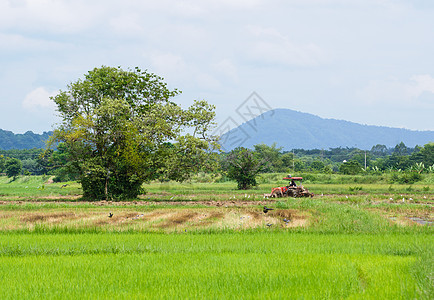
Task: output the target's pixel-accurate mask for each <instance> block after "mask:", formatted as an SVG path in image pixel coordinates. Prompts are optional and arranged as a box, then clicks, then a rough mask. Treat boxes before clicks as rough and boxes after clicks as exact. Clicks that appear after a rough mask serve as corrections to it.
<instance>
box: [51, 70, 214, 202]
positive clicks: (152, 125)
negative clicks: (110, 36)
mask: <svg viewBox="0 0 434 300" xmlns="http://www.w3.org/2000/svg"><path fill="white" fill-rule="evenodd" d="M179 93H180V92H179V91H178V90H176V89H175V90H169V89H168V87H167V84H166V83H165V82H164V81H163V79H162V78H161V77H159V76H157V75H155V74H152V73H149V72H147V71H142V70H140V69H139V68H135V69H134V70H122V69H121V68H119V67H118V68H113V67H105V66H103V67H100V68H95V69H93V70H92V71H89V72H88V74H86V75H85V77H84V79H79V80H77V81H76V82H73V83H71V84H70V85H68V89H67V90H66V91H60V93H59V94H58V95H57V96H55V97H53V100H54V102H55V103H56V104H57V109H58V111H59V113H60V116H61V117H62V120H63V121H62V123H61V124H60V125H59V127H58V128H57V129H56V130H55V133H54V135H53V136H54V138H53V141H59V142H63V143H64V145H65V146H66V147H67V152H68V162H69V168H71V169H73V170H74V172H76V173H77V174H78V176H79V180H80V182H81V184H82V187H83V192H84V197H87V198H92V199H95V200H98V199H111V198H114V199H124V198H134V197H136V196H137V195H138V194H139V193H141V192H142V190H141V186H142V184H143V183H144V182H146V181H149V180H153V179H159V178H160V179H161V178H166V179H173V180H184V179H186V178H188V176H189V175H190V174H191V173H193V172H197V171H198V170H200V169H201V168H203V166H204V165H205V164H206V163H207V162H208V157H209V155H212V150H214V148H215V147H217V144H216V142H215V139H214V137H212V136H210V135H209V131H210V129H212V126H213V125H214V121H213V120H214V116H215V112H214V107H213V106H211V105H209V104H208V103H207V102H206V101H195V102H194V104H193V105H192V106H191V107H189V108H187V109H182V108H181V107H180V106H179V105H178V104H176V103H174V102H173V101H171V98H172V97H174V96H176V95H177V94H179Z"/></svg>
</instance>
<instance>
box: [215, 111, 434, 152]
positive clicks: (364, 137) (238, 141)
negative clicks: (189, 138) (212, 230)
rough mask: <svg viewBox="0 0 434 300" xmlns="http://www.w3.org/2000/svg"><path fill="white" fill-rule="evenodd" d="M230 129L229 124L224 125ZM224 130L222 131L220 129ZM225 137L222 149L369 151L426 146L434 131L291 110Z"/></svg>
mask: <svg viewBox="0 0 434 300" xmlns="http://www.w3.org/2000/svg"><path fill="white" fill-rule="evenodd" d="M223 127H224V128H226V129H228V128H229V126H220V128H223ZM220 132H222V130H220ZM225 132H226V133H224V134H223V135H222V136H221V139H220V144H221V145H222V150H224V151H230V150H232V149H234V148H236V147H238V146H243V147H246V148H253V145H257V144H261V143H264V144H267V145H272V144H273V143H276V144H277V146H279V147H283V150H288V151H289V150H291V149H328V148H336V147H356V148H359V149H366V150H369V149H371V148H372V146H374V145H377V144H381V145H386V146H387V147H389V148H390V147H394V146H396V145H397V144H399V143H400V142H404V144H405V145H406V146H407V147H414V146H416V145H420V146H423V145H425V144H427V143H429V142H433V141H434V131H415V130H408V129H401V128H391V127H383V126H371V125H361V124H357V123H353V122H349V121H342V120H335V119H323V118H320V117H318V116H315V115H312V114H308V113H302V112H298V111H294V110H291V109H274V110H270V111H267V112H265V113H263V114H261V115H259V116H257V117H256V118H254V119H251V120H249V121H248V122H246V123H243V124H241V125H240V126H238V127H235V128H232V129H231V130H229V131H227V130H226V131H225Z"/></svg>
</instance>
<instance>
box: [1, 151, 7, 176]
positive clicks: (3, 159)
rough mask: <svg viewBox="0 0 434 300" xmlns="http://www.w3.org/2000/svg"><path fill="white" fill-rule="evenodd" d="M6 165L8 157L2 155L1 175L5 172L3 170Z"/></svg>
mask: <svg viewBox="0 0 434 300" xmlns="http://www.w3.org/2000/svg"><path fill="white" fill-rule="evenodd" d="M5 163H6V157H4V155H2V154H0V173H1V172H3V170H4V168H5Z"/></svg>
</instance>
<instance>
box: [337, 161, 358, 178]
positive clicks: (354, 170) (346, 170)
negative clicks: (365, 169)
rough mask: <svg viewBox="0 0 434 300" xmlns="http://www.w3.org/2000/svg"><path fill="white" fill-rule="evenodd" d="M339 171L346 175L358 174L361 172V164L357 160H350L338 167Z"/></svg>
mask: <svg viewBox="0 0 434 300" xmlns="http://www.w3.org/2000/svg"><path fill="white" fill-rule="evenodd" d="M339 172H341V173H342V174H347V175H355V174H359V173H361V172H362V166H361V165H360V164H359V163H358V162H357V161H355V160H350V161H348V162H344V163H343V164H342V165H341V166H340V167H339Z"/></svg>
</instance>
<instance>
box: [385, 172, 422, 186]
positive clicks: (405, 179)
mask: <svg viewBox="0 0 434 300" xmlns="http://www.w3.org/2000/svg"><path fill="white" fill-rule="evenodd" d="M422 179H423V176H422V174H420V173H418V172H400V173H398V172H395V173H393V174H392V175H391V176H390V180H389V181H390V183H400V184H406V183H409V184H412V183H415V182H417V181H421V180H422Z"/></svg>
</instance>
